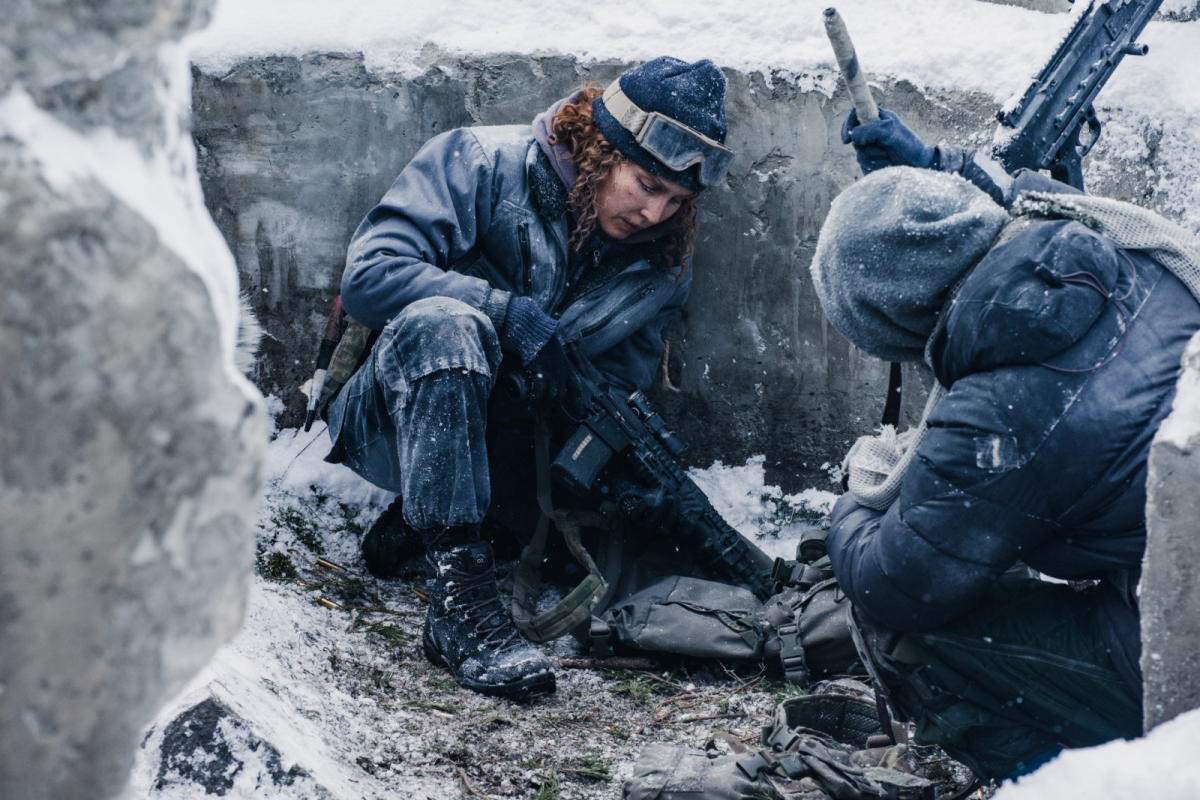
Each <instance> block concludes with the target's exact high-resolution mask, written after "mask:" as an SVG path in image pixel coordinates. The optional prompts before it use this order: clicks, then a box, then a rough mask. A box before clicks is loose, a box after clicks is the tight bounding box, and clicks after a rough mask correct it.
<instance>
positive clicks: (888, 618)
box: [826, 375, 1052, 631]
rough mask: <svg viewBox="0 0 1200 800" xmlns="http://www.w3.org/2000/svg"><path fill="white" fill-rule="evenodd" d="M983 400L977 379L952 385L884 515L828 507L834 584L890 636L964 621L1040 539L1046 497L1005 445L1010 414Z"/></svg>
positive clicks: (1004, 406)
mask: <svg viewBox="0 0 1200 800" xmlns="http://www.w3.org/2000/svg"><path fill="white" fill-rule="evenodd" d="M992 394H993V387H992V386H991V385H990V384H989V381H988V378H987V375H976V376H972V377H970V378H967V379H964V380H962V381H959V382H958V383H956V384H955V386H954V389H953V391H952V392H951V393H950V394H949V395H947V397H946V398H945V399H943V400H942V402H940V403H939V404H938V406H937V408H935V409H934V413H933V414H932V415H931V416H930V420H929V425H930V427H929V430H928V432H927V433H926V435H925V438H924V440H923V441H922V442H921V445H920V447H919V449H918V451H917V456H916V458H914V459H913V462H912V464H911V466H910V467H909V470H908V472H907V473H906V474H905V476H904V480H903V482H902V484H901V488H900V495H899V497H898V498H897V499H896V501H895V502H893V503H892V505H891V506H890V507H889V508H888V510H887V511H886V512H883V513H881V512H878V511H875V510H872V509H869V508H865V507H863V506H860V505H858V504H857V503H856V502H854V500H853V498H852V497H851V496H850V495H849V494H847V495H845V496H843V497H842V498H841V499H840V500H839V501H838V503H837V505H836V506H835V507H834V511H833V518H832V527H831V529H830V531H829V535H828V538H827V540H826V543H827V546H828V548H829V555H830V558H831V560H832V562H833V568H834V572H835V574H836V575H837V577H838V581H839V583H840V585H841V587H842V589H843V590H844V591H845V592H846V594H847V595H848V596H849V597H850V599H851V601H852V602H854V603H855V604H856V605H858V606H860V607H861V608H862V609H863V610H865V611H866V612H867V613H868V614H870V615H871V616H872V617H874V618H875V619H876V620H878V621H879V622H880V623H882V624H883V625H885V626H887V627H889V628H891V629H892V630H897V631H920V630H928V629H932V628H935V627H938V626H940V625H943V624H944V623H946V622H948V621H950V620H951V619H953V618H955V617H957V616H958V615H959V614H962V613H963V612H965V611H967V610H968V609H969V608H971V607H972V606H973V605H975V603H976V602H978V601H979V599H980V598H981V597H982V596H983V594H984V592H985V591H986V590H987V588H988V587H989V586H990V585H991V583H992V582H993V581H994V580H995V579H996V578H997V577H999V576H1000V575H1001V574H1002V573H1004V572H1005V571H1006V570H1007V569H1008V568H1010V567H1011V566H1013V565H1014V564H1015V563H1016V562H1017V560H1018V559H1020V558H1021V557H1022V554H1023V553H1027V552H1032V551H1033V550H1034V549H1035V548H1036V547H1037V546H1039V545H1040V544H1042V543H1043V542H1044V541H1045V540H1046V538H1047V536H1048V535H1049V532H1050V530H1051V527H1052V523H1051V522H1050V521H1049V513H1048V509H1046V508H1044V507H1041V506H1043V505H1044V503H1045V498H1046V495H1047V493H1046V491H1045V489H1044V487H1039V486H1038V485H1037V483H1038V481H1037V477H1038V476H1037V475H1035V474H1034V473H1035V470H1031V469H1029V468H1028V463H1027V457H1026V456H1024V455H1022V454H1021V453H1019V452H1017V451H1016V444H1015V441H1014V440H1013V438H1012V437H1011V436H1010V432H1011V430H1012V429H1013V421H1012V420H1010V419H1009V418H1008V417H1009V416H1011V415H1012V414H1013V413H1021V412H1020V411H1019V410H1018V411H1016V412H1014V411H1013V409H1014V408H1018V409H1019V406H1018V405H1016V403H1011V404H1010V403H1009V402H1007V400H1006V402H999V400H998V398H995V397H993V396H992ZM1030 402H1034V400H1033V399H1032V398H1030ZM1039 474H1042V473H1039Z"/></svg>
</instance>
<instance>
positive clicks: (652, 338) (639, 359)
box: [592, 269, 692, 392]
mask: <svg viewBox="0 0 1200 800" xmlns="http://www.w3.org/2000/svg"><path fill="white" fill-rule="evenodd" d="M691 288H692V273H691V270H690V269H689V270H688V271H687V273H685V274H684V276H683V278H682V280H680V281H679V284H678V285H677V286H676V288H675V292H674V293H673V294H672V295H671V296H670V297H669V298H668V299H667V302H666V303H664V304H663V306H662V308H660V309H659V311H658V313H657V314H656V315H655V316H654V318H653V319H651V320H650V321H649V322H647V323H646V324H645V325H643V326H642V327H641V328H639V329H638V330H637V331H635V332H634V333H633V334H631V335H630V336H628V337H626V338H624V339H622V340H621V341H619V342H617V343H616V344H615V345H613V346H612V347H610V348H608V349H607V350H605V351H604V352H603V353H600V354H599V355H597V356H596V357H594V358H593V359H592V360H593V363H594V364H595V365H596V368H597V369H599V370H600V371H601V372H603V373H605V374H606V375H608V377H609V378H611V379H612V381H613V383H615V384H616V385H617V386H620V387H621V388H622V389H624V390H626V391H629V392H632V391H633V390H634V389H640V390H641V391H643V392H644V391H646V390H647V389H649V388H650V384H651V383H652V382H653V381H654V376H655V374H657V372H658V365H659V364H660V363H662V356H663V341H664V339H665V337H666V333H667V329H668V328H670V327H671V323H672V322H674V321H675V319H676V318H677V317H678V316H679V313H680V312H681V311H682V310H683V305H684V303H686V302H687V298H688V294H689V292H690V291H691Z"/></svg>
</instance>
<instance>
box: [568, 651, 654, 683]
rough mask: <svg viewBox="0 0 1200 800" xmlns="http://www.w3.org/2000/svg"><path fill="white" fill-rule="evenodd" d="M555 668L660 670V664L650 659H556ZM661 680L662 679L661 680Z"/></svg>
mask: <svg viewBox="0 0 1200 800" xmlns="http://www.w3.org/2000/svg"><path fill="white" fill-rule="evenodd" d="M553 661H554V666H556V667H562V668H563V669H624V670H651V669H658V662H657V661H652V660H651V659H649V658H623V657H620V656H616V657H613V658H555V659H553ZM660 680H661V679H660Z"/></svg>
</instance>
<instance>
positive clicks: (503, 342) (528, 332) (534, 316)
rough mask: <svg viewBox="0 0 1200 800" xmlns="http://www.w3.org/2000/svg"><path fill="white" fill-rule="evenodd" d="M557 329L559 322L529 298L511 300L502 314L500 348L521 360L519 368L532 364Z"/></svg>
mask: <svg viewBox="0 0 1200 800" xmlns="http://www.w3.org/2000/svg"><path fill="white" fill-rule="evenodd" d="M557 328H558V320H556V319H555V318H554V317H552V316H550V315H549V314H547V313H546V312H545V311H542V309H541V307H540V306H539V305H538V304H537V303H536V302H534V301H533V300H532V299H531V298H528V297H514V298H512V299H511V300H509V301H508V310H507V311H506V312H505V314H504V327H503V328H501V329H500V349H501V350H503V351H504V352H506V353H512V354H514V355H516V356H517V357H518V358H520V359H521V366H526V365H528V364H529V362H530V361H533V359H534V358H535V357H537V354H538V353H540V352H541V351H542V348H543V347H545V346H546V342H548V341H550V337H551V336H553V335H554V331H555V330H556V329H557Z"/></svg>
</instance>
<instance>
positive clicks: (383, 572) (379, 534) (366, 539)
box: [362, 497, 425, 578]
mask: <svg viewBox="0 0 1200 800" xmlns="http://www.w3.org/2000/svg"><path fill="white" fill-rule="evenodd" d="M424 553H425V545H424V544H423V543H422V542H421V535H420V534H419V533H417V532H416V531H415V530H413V529H412V528H411V527H410V526H409V525H408V523H406V522H405V521H404V513H403V507H402V505H401V503H400V498H399V497H397V498H396V499H395V500H393V501H392V504H391V505H389V506H388V507H387V508H386V509H384V511H383V513H382V514H380V515H379V519H377V520H375V523H374V524H373V525H371V529H370V530H368V531H367V533H366V535H365V536H363V540H362V554H363V562H364V563H365V564H366V566H367V570H368V571H369V572H370V573H371V574H372V575H374V576H375V577H376V578H395V577H397V576H399V575H414V574H415V575H420V574H421V573H422V572H423V571H424V568H425V564H424V562H422V561H420V560H416V561H414V559H418V557H419V556H421V555H424Z"/></svg>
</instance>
